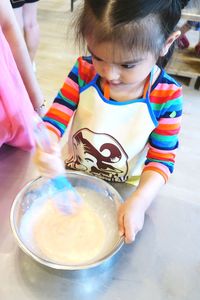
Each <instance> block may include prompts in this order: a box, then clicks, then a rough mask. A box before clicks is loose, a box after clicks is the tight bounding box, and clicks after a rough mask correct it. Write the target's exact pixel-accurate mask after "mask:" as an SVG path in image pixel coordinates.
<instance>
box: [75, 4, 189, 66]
mask: <svg viewBox="0 0 200 300" xmlns="http://www.w3.org/2000/svg"><path fill="white" fill-rule="evenodd" d="M188 2H189V0H148V1H147V0H85V1H84V6H83V9H82V10H81V12H80V15H79V18H78V19H77V24H76V25H77V26H76V28H77V39H78V41H79V42H84V41H85V37H87V36H92V38H93V39H94V40H95V41H96V42H100V43H101V42H107V41H112V42H113V43H114V44H116V45H121V46H122V47H124V48H125V49H127V50H130V51H134V53H136V55H137V52H138V53H140V52H141V51H142V52H144V51H146V52H149V51H150V52H152V53H154V54H155V56H156V57H157V58H159V54H160V51H161V49H162V47H163V44H164V42H165V41H166V40H167V38H168V37H169V36H170V34H171V33H172V32H173V31H174V29H175V27H176V25H177V23H178V21H179V19H180V17H181V10H182V8H184V7H185V6H186V5H187V4H188ZM135 51H136V52H135ZM160 63H161V62H160Z"/></svg>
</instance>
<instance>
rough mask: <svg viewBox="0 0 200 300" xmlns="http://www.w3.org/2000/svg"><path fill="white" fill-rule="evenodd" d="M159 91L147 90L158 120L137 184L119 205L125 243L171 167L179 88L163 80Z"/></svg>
mask: <svg viewBox="0 0 200 300" xmlns="http://www.w3.org/2000/svg"><path fill="white" fill-rule="evenodd" d="M167 85H168V90H167V89H166V87H167ZM161 92H162V93H161ZM161 92H159V91H158V90H156V89H155V91H153V93H151V96H152V102H154V103H155V104H154V103H153V104H152V107H153V109H155V114H157V119H158V122H159V124H158V126H157V127H156V128H155V130H154V131H153V132H152V133H151V135H150V137H149V151H148V153H147V160H146V162H145V166H144V169H143V173H142V175H141V178H140V183H139V186H138V187H137V189H136V191H135V192H134V193H133V194H132V195H131V196H130V197H129V198H128V199H127V200H126V201H125V203H124V204H123V205H122V206H121V207H120V209H119V230H120V232H121V235H123V234H124V235H125V241H126V242H127V243H130V242H132V241H134V239H135V236H136V234H137V232H138V231H140V230H141V229H142V227H143V224H144V216H145V212H146V210H147V209H148V207H149V206H150V204H151V203H152V201H153V199H154V198H155V197H156V195H157V194H158V192H159V190H160V188H161V187H162V185H163V184H164V183H165V182H166V181H167V180H168V178H169V176H170V174H171V173H172V172H173V169H174V163H175V153H176V149H177V148H178V133H179V131H180V119H181V114H182V90H181V87H177V86H176V85H175V84H174V83H171V84H168V83H165V90H163V91H161ZM165 92H166V95H165ZM161 94H162V95H163V98H161V97H160V95H161ZM157 95H158V97H157Z"/></svg>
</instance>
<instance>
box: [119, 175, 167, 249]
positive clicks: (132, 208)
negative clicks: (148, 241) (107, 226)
mask: <svg viewBox="0 0 200 300" xmlns="http://www.w3.org/2000/svg"><path fill="white" fill-rule="evenodd" d="M164 182H165V180H164V178H163V176H161V175H160V174H159V173H157V172H154V171H146V172H143V173H142V175H141V178H140V183H139V186H138V187H137V189H136V191H135V192H133V194H132V195H131V196H130V197H129V198H128V199H126V201H125V202H124V203H123V204H122V205H121V207H120V209H119V217H118V222H119V232H120V235H124V236H125V242H126V243H131V242H133V241H134V240H135V236H136V234H137V233H138V232H139V231H140V230H141V229H142V227H143V224H144V217H145V212H146V210H147V209H148V207H149V206H150V204H151V203H152V201H153V199H154V198H155V196H156V195H157V193H158V192H159V190H160V188H161V187H162V186H163V184H164Z"/></svg>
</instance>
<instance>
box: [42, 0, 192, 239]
mask: <svg viewBox="0 0 200 300" xmlns="http://www.w3.org/2000/svg"><path fill="white" fill-rule="evenodd" d="M187 2H188V1H181V0H170V1H165V0H160V1H157V0H152V1H146V0H134V1H132V0H127V1H124V0H85V1H84V6H83V8H82V10H81V12H80V15H79V17H78V21H77V37H78V39H79V41H80V40H81V41H82V42H84V44H85V45H86V47H87V49H88V51H89V52H90V54H91V55H90V56H87V57H79V58H78V60H77V62H76V64H75V65H74V67H73V68H72V70H71V72H70V73H69V75H68V77H67V78H66V80H65V82H64V85H63V87H62V88H61V89H60V91H59V92H58V95H57V97H56V98H55V100H54V102H53V104H52V106H51V108H50V109H49V111H48V113H47V114H46V116H45V117H44V121H45V122H46V126H47V127H48V129H49V131H50V132H51V136H52V141H53V143H54V144H55V143H56V141H58V140H60V138H61V137H62V136H63V134H64V132H65V130H66V129H67V128H68V130H67V144H66V146H65V151H66V160H65V164H66V167H67V168H72V169H75V170H80V171H84V172H87V173H89V174H91V175H95V176H99V177H101V178H103V179H105V180H108V181H110V182H121V184H122V183H123V182H126V183H132V184H137V188H136V189H135V191H134V192H132V193H131V195H130V196H129V198H128V199H126V201H125V202H124V204H123V205H122V206H121V207H120V209H119V231H120V234H121V235H125V241H126V242H127V243H129V242H132V241H134V239H135V236H136V234H137V233H138V231H140V230H141V229H142V227H143V223H144V216H145V212H146V210H147V208H148V207H149V205H150V204H151V202H152V200H153V199H154V198H155V196H156V195H157V194H158V192H159V190H160V188H161V186H163V184H164V183H165V182H166V181H167V180H168V178H169V176H170V174H171V173H172V172H173V169H174V161H175V153H176V149H177V148H178V137H177V135H178V133H179V130H180V117H181V113H182V112H181V111H182V91H181V87H180V85H179V84H178V83H177V82H176V81H175V80H174V79H173V78H171V77H170V76H169V75H167V74H166V73H165V71H164V70H163V69H162V68H160V67H159V66H158V65H157V64H156V62H157V61H158V60H159V64H161V62H162V61H161V58H162V57H164V56H165V55H166V54H167V53H168V51H169V49H170V47H171V45H172V44H173V43H174V41H175V40H176V39H177V38H178V37H179V35H180V32H179V31H175V26H176V24H177V23H178V21H179V19H180V16H181V8H183V7H184V5H186V3H187ZM69 123H70V124H69ZM55 157H56V155H55V154H54V150H52V154H45V153H44V152H42V151H41V150H38V152H37V155H36V159H37V162H38V163H39V164H40V169H41V171H42V172H43V173H45V174H47V175H48V174H50V173H52V172H55V169H56V163H57V160H56V159H57V158H55Z"/></svg>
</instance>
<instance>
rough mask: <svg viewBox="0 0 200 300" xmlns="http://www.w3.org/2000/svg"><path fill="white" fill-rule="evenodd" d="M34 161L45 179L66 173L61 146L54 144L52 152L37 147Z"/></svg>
mask: <svg viewBox="0 0 200 300" xmlns="http://www.w3.org/2000/svg"><path fill="white" fill-rule="evenodd" d="M33 159H34V162H35V164H36V165H37V167H38V170H39V172H40V174H41V175H42V176H44V177H49V178H52V177H55V176H57V175H60V174H63V173H64V172H65V167H64V162H63V160H62V158H61V150H60V146H59V144H53V146H52V147H51V151H50V152H45V151H43V150H42V149H41V148H40V147H36V151H35V154H34V157H33Z"/></svg>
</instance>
